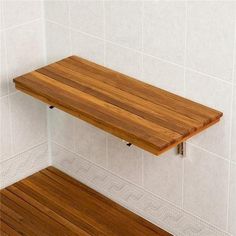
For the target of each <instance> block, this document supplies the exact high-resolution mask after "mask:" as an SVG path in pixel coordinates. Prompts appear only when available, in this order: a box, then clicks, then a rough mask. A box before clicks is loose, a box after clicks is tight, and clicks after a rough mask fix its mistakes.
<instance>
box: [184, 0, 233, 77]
mask: <svg viewBox="0 0 236 236" xmlns="http://www.w3.org/2000/svg"><path fill="white" fill-rule="evenodd" d="M187 24H188V30H187V66H188V67H190V68H192V69H195V70H198V71H200V72H204V73H207V74H209V75H213V76H216V77H219V78H221V79H224V80H227V81H230V80H232V67H233V63H232V60H233V46H234V45H233V44H234V43H233V42H234V27H235V2H234V1H189V2H188V22H187Z"/></svg>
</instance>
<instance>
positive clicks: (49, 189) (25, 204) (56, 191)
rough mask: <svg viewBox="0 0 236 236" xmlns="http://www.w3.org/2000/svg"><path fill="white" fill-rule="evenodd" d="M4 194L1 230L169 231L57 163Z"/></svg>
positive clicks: (49, 234) (105, 234)
mask: <svg viewBox="0 0 236 236" xmlns="http://www.w3.org/2000/svg"><path fill="white" fill-rule="evenodd" d="M0 194H1V202H0V204H1V208H0V212H1V214H0V216H1V218H0V233H1V235H13V236H18V235H29V236H31V235H36V236H42V235H43V236H55V235H58V236H59V235H64V236H67V235H68V236H73V235H80V236H89V235H100V236H113V235H114V236H124V235H127V236H141V235H143V236H147V235H148V236H154V235H155V236H168V235H170V234H169V233H167V232H166V231H164V230H162V229H160V228H159V227H157V226H155V225H153V224H151V223H150V222H148V221H146V220H144V219H143V218H141V217H139V216H137V215H135V214H134V213H132V212H130V211H128V210H127V209H125V208H123V207H121V206H120V205H118V204H116V203H115V202H113V201H111V200H109V199H108V198H106V197H104V196H103V195H101V194H99V193H97V192H96V191H94V190H92V189H91V188H89V187H87V186H85V185H84V184H82V183H80V182H78V181H76V180H75V179H73V178H71V177H69V176H68V175H66V174H64V173H62V172H61V171H59V170H57V169H55V168H53V167H48V168H46V169H44V170H42V171H40V172H38V173H36V174H34V175H32V176H30V177H28V178H26V179H24V180H21V181H20V182H18V183H15V184H13V185H11V186H9V187H7V188H5V189H3V190H1V191H0Z"/></svg>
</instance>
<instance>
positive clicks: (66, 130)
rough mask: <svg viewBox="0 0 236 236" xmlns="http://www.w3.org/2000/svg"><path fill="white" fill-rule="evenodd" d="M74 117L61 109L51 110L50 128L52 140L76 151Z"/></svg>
mask: <svg viewBox="0 0 236 236" xmlns="http://www.w3.org/2000/svg"><path fill="white" fill-rule="evenodd" d="M74 119H75V118H74V117H73V116H71V115H69V114H67V113H66V112H64V111H61V110H59V109H55V108H54V109H53V110H51V111H50V124H51V126H50V128H51V136H52V140H53V141H55V142H56V143H58V144H60V145H62V146H64V147H66V148H68V149H69V150H71V151H74V144H75V134H76V133H75V130H74Z"/></svg>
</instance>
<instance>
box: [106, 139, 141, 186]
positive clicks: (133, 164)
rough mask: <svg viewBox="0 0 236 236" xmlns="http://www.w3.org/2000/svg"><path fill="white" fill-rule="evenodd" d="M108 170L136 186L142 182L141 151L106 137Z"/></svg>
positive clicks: (119, 140)
mask: <svg viewBox="0 0 236 236" xmlns="http://www.w3.org/2000/svg"><path fill="white" fill-rule="evenodd" d="M108 169H109V170H110V171H112V172H114V173H115V174H118V175H120V176H121V177H123V178H126V179H127V180H130V181H132V182H133V183H136V184H141V181H142V151H141V149H139V148H137V147H135V146H134V145H132V146H131V147H128V146H127V145H126V143H125V142H123V141H122V140H121V139H119V138H116V137H114V136H111V135H108Z"/></svg>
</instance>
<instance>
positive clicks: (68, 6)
mask: <svg viewBox="0 0 236 236" xmlns="http://www.w3.org/2000/svg"><path fill="white" fill-rule="evenodd" d="M66 5H67V8H68V24H69V27H68V26H66V27H65V28H66V29H68V30H69V42H70V54H71V55H72V54H73V46H72V31H71V28H72V27H71V10H70V7H71V5H70V2H69V0H66ZM49 22H50V21H49Z"/></svg>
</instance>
